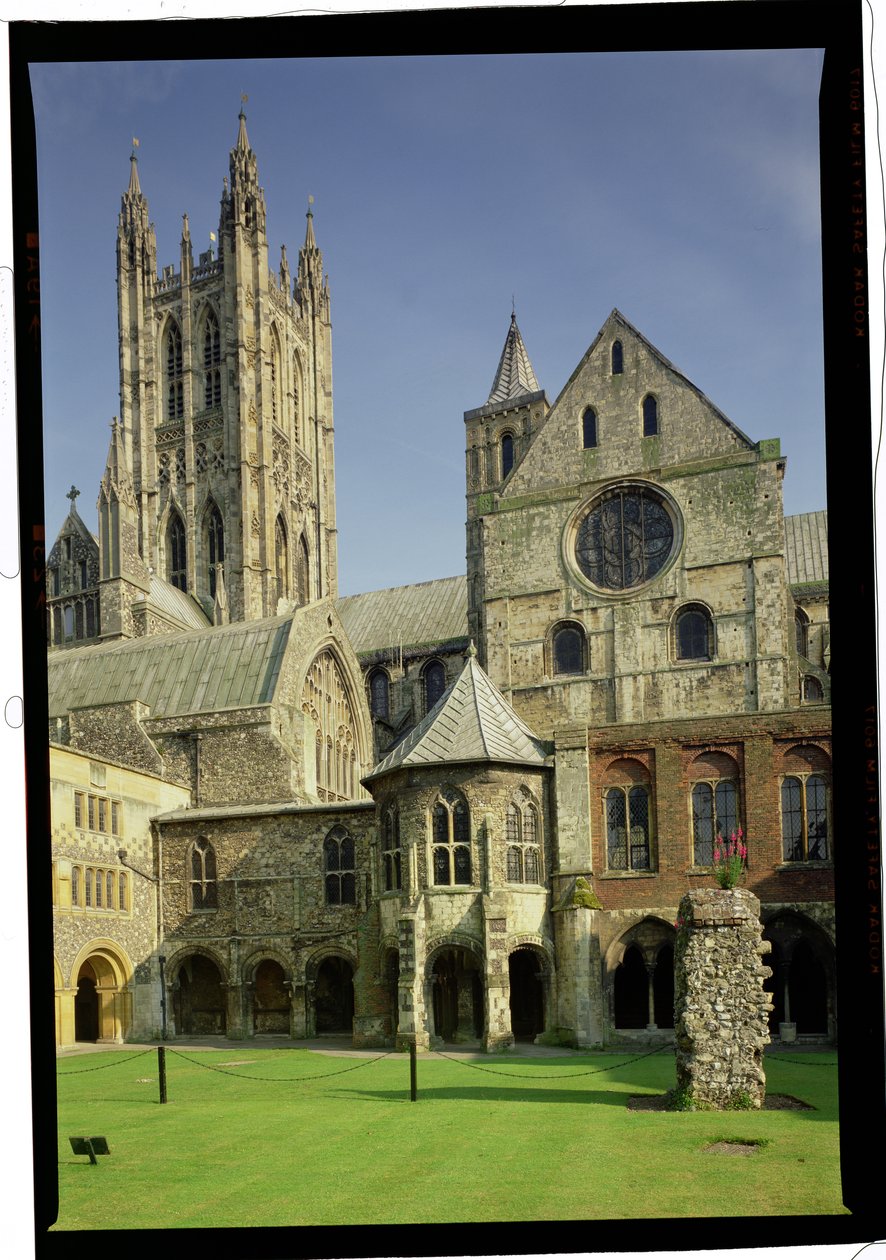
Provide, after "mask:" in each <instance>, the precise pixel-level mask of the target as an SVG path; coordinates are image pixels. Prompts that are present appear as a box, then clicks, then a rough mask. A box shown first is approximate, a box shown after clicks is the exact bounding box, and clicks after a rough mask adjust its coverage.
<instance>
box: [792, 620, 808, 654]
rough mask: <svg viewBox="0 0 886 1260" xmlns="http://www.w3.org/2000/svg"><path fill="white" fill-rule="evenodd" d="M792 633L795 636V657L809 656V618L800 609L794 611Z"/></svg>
mask: <svg viewBox="0 0 886 1260" xmlns="http://www.w3.org/2000/svg"><path fill="white" fill-rule="evenodd" d="M794 633H795V634H796V636H797V655H798V656H807V657H808V655H809V618H808V617H807V616H806V613H805V612H804V611H803V609H802V608H796V609H794Z"/></svg>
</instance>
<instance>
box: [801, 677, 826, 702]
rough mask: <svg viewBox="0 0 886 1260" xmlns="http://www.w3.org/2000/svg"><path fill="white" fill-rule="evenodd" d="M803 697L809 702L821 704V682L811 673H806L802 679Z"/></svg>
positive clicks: (822, 698)
mask: <svg viewBox="0 0 886 1260" xmlns="http://www.w3.org/2000/svg"><path fill="white" fill-rule="evenodd" d="M803 699H804V700H806V701H808V702H809V703H810V704H821V702H822V700H824V692H823V690H822V687H821V683H820V682H819V681H818V679H817V678H816V677H815V676H814V675H813V674H807V675H806V677H805V678H804V679H803Z"/></svg>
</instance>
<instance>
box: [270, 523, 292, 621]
mask: <svg viewBox="0 0 886 1260" xmlns="http://www.w3.org/2000/svg"><path fill="white" fill-rule="evenodd" d="M274 566H275V569H276V571H277V598H278V599H289V598H290V590H291V587H290V573H289V537H288V534H287V532H286V521H285V520H284V519H283V513H282V512H281V513H280V515H279V516H278V517H277V520H276V522H275V524H274Z"/></svg>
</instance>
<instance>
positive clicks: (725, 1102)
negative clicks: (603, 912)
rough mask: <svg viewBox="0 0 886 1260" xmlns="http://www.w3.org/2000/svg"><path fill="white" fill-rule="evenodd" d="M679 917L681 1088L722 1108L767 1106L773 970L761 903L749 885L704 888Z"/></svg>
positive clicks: (677, 986)
mask: <svg viewBox="0 0 886 1260" xmlns="http://www.w3.org/2000/svg"><path fill="white" fill-rule="evenodd" d="M677 922H678V930H677V942H676V951H675V959H674V973H675V974H674V1006H675V1020H674V1034H675V1038H676V1043H677V1089H678V1091H681V1092H683V1093H684V1094H685V1095H686V1096H687V1098H688V1100H689V1101H691V1102H694V1103H699V1104H702V1105H705V1106H708V1107H713V1108H717V1109H720V1108H724V1107H728V1106H732V1107H735V1106H739V1107H740V1106H742V1105H744V1106H746V1107H748V1108H759V1107H762V1105H763V1099H764V1097H765V1093H766V1077H765V1074H764V1072H763V1049H764V1047H765V1046H766V1045H767V1044H768V1042H769V1028H768V1017H769V1010H770V1006H771V999H770V996H769V994H768V993H767V992H766V991H765V990H764V988H763V981H764V980H765V979H766V977H767V976H769V975H770V974H771V973H770V969H769V968H768V967H767V966H765V964H764V963H763V961H762V955H763V954H767V953H768V952H769V950H770V945H769V942H768V941H764V940H763V938H762V929H761V926H760V902H759V901H758V899H757V898H756V897H755V896H754V895H753V893H751V892H748V890H747V889H746V888H729V889H725V888H703V889H699V890H697V891H695V892H690V893H687V894H686V895H685V896H684V898H683V900H682V901H681V902H680V910H679V918H678V921H677Z"/></svg>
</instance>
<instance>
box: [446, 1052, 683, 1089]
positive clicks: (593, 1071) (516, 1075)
mask: <svg viewBox="0 0 886 1260" xmlns="http://www.w3.org/2000/svg"><path fill="white" fill-rule="evenodd" d="M673 1048H674V1047H673V1046H656V1048H655V1049H654V1050H647V1052H646V1053H645V1054H638V1055H637V1056H636V1057H635V1058H633V1059H625V1060H624V1061H623V1062H622V1063H610V1064H608V1065H607V1066H606V1067H597V1068H590V1069H589V1071H587V1072H557V1073H555V1074H554V1075H550V1076H539V1075H537V1074H536V1073H535V1072H501V1071H499V1070H498V1069H497V1068H488V1067H481V1065H480V1064H479V1063H468V1062H467V1061H466V1060H464V1059H455V1058H453V1057H452V1055H450V1054H444V1053H443V1052H442V1050H435V1051H434V1053H435V1054H436V1055H438V1056H439V1057H440V1058H441V1059H448V1060H449V1062H450V1063H458V1064H460V1065H461V1066H462V1067H469V1068H473V1069H474V1071H475V1072H489V1074H490V1075H492V1076H505V1077H508V1078H510V1079H511V1080H520V1079H523V1080H527V1081H560V1080H570V1081H576V1080H579V1079H580V1078H581V1077H582V1076H597V1075H598V1074H599V1073H600V1072H615V1071H616V1070H617V1069H618V1068H623V1067H628V1066H629V1065H630V1064H631V1063H639V1062H640V1060H641V1059H650V1058H651V1057H652V1056H653V1055H654V1054H661V1053H662V1052H663V1051H665V1050H673Z"/></svg>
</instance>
